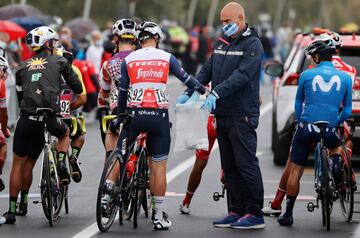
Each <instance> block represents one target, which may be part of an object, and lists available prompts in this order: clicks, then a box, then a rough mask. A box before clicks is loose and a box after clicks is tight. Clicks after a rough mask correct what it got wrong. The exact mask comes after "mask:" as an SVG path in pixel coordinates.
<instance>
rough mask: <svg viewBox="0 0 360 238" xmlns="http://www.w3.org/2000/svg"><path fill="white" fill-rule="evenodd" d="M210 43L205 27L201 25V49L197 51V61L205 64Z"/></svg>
mask: <svg viewBox="0 0 360 238" xmlns="http://www.w3.org/2000/svg"><path fill="white" fill-rule="evenodd" d="M207 49H208V43H207V39H206V37H205V35H204V31H203V29H202V28H201V27H200V30H199V49H198V51H197V55H196V58H197V62H198V64H201V65H202V64H204V63H205V62H206V55H207Z"/></svg>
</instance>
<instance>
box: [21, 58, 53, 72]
mask: <svg viewBox="0 0 360 238" xmlns="http://www.w3.org/2000/svg"><path fill="white" fill-rule="evenodd" d="M47 63H48V62H47V61H46V59H45V58H37V57H36V58H35V59H30V60H29V62H28V63H27V65H26V67H28V71H32V70H42V69H46V67H45V64H47Z"/></svg>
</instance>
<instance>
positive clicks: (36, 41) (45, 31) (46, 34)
mask: <svg viewBox="0 0 360 238" xmlns="http://www.w3.org/2000/svg"><path fill="white" fill-rule="evenodd" d="M49 40H58V35H57V33H56V32H55V31H54V30H53V29H51V28H50V27H47V26H40V27H37V28H35V29H33V30H31V31H30V32H29V33H28V34H27V35H26V37H25V42H26V44H27V45H28V46H29V47H30V48H32V49H34V50H38V49H40V47H42V46H43V45H44V44H45V43H46V42H48V41H49Z"/></svg>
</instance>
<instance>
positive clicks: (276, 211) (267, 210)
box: [261, 201, 281, 216]
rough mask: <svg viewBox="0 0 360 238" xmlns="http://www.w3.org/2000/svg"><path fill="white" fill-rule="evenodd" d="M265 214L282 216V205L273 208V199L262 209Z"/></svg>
mask: <svg viewBox="0 0 360 238" xmlns="http://www.w3.org/2000/svg"><path fill="white" fill-rule="evenodd" d="M261 210H262V212H263V213H264V215H265V216H280V215H281V207H280V209H279V208H275V209H274V208H272V207H271V201H270V202H269V205H267V206H265V207H263V209H261Z"/></svg>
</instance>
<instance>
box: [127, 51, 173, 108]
mask: <svg viewBox="0 0 360 238" xmlns="http://www.w3.org/2000/svg"><path fill="white" fill-rule="evenodd" d="M170 57H171V54H170V53H167V52H165V51H163V50H160V49H157V48H144V49H139V50H137V51H135V52H133V53H131V54H130V55H129V56H128V57H126V58H125V62H126V66H127V72H128V75H129V79H130V88H129V95H128V105H127V106H128V107H137V108H160V109H167V108H168V107H169V99H168V95H167V93H166V84H167V81H168V76H169V70H170Z"/></svg>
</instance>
